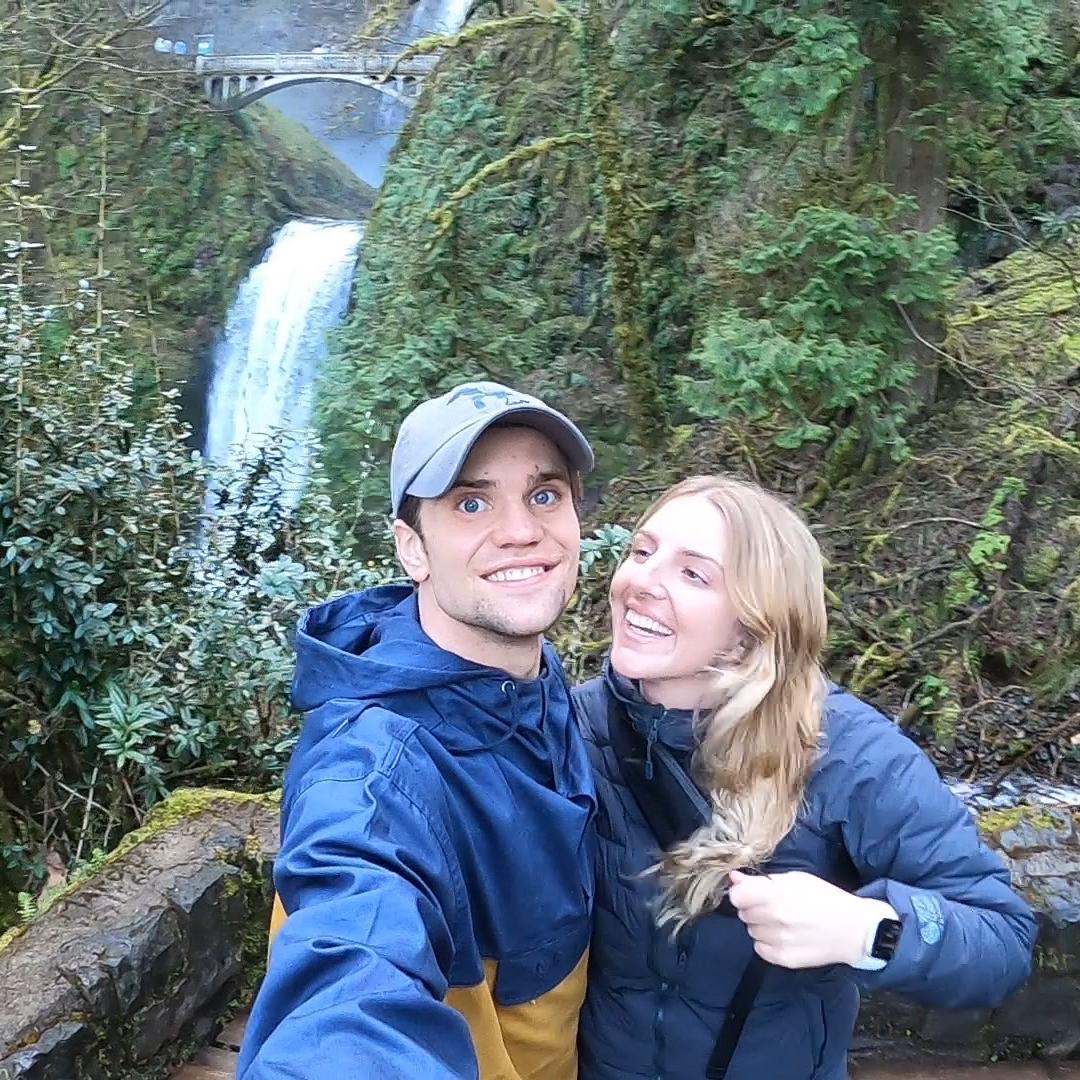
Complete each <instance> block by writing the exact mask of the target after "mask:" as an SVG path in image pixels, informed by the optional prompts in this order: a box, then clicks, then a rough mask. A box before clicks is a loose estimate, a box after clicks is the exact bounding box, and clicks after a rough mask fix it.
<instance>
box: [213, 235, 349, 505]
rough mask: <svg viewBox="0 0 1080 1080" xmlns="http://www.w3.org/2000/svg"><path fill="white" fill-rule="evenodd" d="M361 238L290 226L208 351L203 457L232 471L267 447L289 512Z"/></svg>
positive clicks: (254, 274) (246, 284)
mask: <svg viewBox="0 0 1080 1080" xmlns="http://www.w3.org/2000/svg"><path fill="white" fill-rule="evenodd" d="M363 232H364V226H363V225H362V224H361V223H359V222H354V221H315V220H298V221H290V222H289V223H288V224H287V225H285V226H284V227H283V228H282V229H281V230H280V231H279V232H278V234H277V236H276V237H275V238H274V242H273V244H272V245H271V246H270V248H269V250H268V251H267V252H266V254H265V256H264V257H263V261H262V262H261V263H259V265H258V266H256V267H255V268H254V269H253V270H252V271H251V273H250V274H248V276H247V278H246V280H245V281H244V283H243V284H242V285H241V286H240V290H239V293H238V294H237V297H236V300H235V302H234V303H233V306H232V309H231V310H230V311H229V317H228V320H227V322H226V326H225V332H224V334H223V336H222V337H221V339H220V341H219V342H218V344H217V346H216V348H215V349H214V356H213V381H212V382H211V385H210V392H209V397H208V416H207V433H206V447H205V453H206V457H207V459H208V460H209V461H210V462H211V463H213V464H214V465H216V466H225V467H226V469H228V468H230V467H235V466H239V465H241V464H242V463H243V462H244V461H250V460H251V459H252V458H254V457H256V456H257V455H258V454H259V451H260V450H261V449H262V448H264V447H265V446H266V444H267V440H268V439H270V438H273V439H274V441H275V445H276V447H277V449H278V450H279V452H280V453H281V455H282V460H283V464H282V470H281V471H282V475H281V476H280V477H275V480H276V481H277V483H278V484H280V487H281V498H282V501H283V502H285V503H286V504H287V505H291V506H294V505H296V503H297V502H298V501H299V499H300V496H301V494H302V493H303V488H304V482H305V479H306V472H307V454H308V449H307V442H306V440H307V437H308V431H309V426H310V423H311V412H312V401H313V395H314V381H315V377H316V376H317V374H318V371H319V368H320V366H321V365H322V362H323V360H324V359H325V357H326V352H327V345H326V335H327V332H328V331H329V330H331V329H332V328H333V327H335V326H336V325H337V324H338V323H339V322H340V321H341V319H342V317H343V316H344V314H345V308H346V305H347V304H348V300H349V291H350V289H351V287H352V280H353V272H354V270H355V267H356V261H357V258H358V256H359V249H360V241H361V238H362V237H363Z"/></svg>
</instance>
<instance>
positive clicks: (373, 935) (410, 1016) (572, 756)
mask: <svg viewBox="0 0 1080 1080" xmlns="http://www.w3.org/2000/svg"><path fill="white" fill-rule="evenodd" d="M296 650H297V668H296V678H295V683H294V689H293V698H294V704H295V705H296V707H297V708H299V709H302V710H303V711H304V712H305V713H306V716H305V720H304V726H303V730H302V734H301V738H300V742H299V745H298V746H297V748H296V751H295V753H294V755H293V758H292V761H291V763H290V765H289V769H288V774H287V776H286V780H285V790H284V798H283V803H282V827H281V828H282V846H281V852H280V855H279V857H278V859H277V863H276V865H275V867H274V884H275V886H276V888H277V892H278V895H279V897H280V900H281V902H282V903H283V905H284V908H285V911H286V912H287V913H288V918H287V920H286V921H285V923H284V926H283V927H282V929H281V930H280V933H279V934H278V935H277V937H276V938H275V940H274V942H273V946H272V949H271V956H270V964H269V970H268V973H267V976H266V980H265V982H264V984H263V986H262V989H261V990H260V992H259V995H258V998H257V1000H256V1003H255V1007H254V1010H253V1012H252V1014H251V1021H250V1024H249V1026H248V1029H247V1034H246V1038H245V1042H244V1046H243V1050H242V1053H241V1058H240V1064H239V1070H238V1073H237V1076H238V1078H240V1080H285V1078H288V1080H333V1078H336V1077H364V1078H365V1080H367V1078H375V1077H401V1078H408V1080H418V1078H420V1077H423V1078H424V1080H448V1078H455V1080H456V1078H469V1077H475V1076H477V1074H478V1067H477V1056H478V1054H479V1055H480V1056H481V1059H482V1060H483V1057H484V1055H485V1054H486V1055H487V1057H488V1060H489V1061H490V1062H496V1064H494V1065H492V1064H488V1065H485V1066H484V1069H483V1071H484V1072H485V1075H492V1070H493V1069H494V1068H495V1067H498V1068H500V1069H502V1070H504V1071H502V1072H500V1073H499V1075H500V1076H503V1075H505V1076H509V1077H514V1076H516V1075H517V1071H516V1070H518V1069H519V1068H520V1069H521V1071H522V1074H523V1075H524V1073H525V1071H526V1070H527V1068H528V1065H527V1064H526V1065H522V1064H521V1062H522V1061H523V1060H525V1061H528V1060H536V1055H535V1053H534V1052H533V1051H534V1050H535V1047H534V1048H533V1050H530V1048H529V1047H524V1049H522V1047H521V1046H520V1045H515V1043H514V1039H515V1037H516V1036H515V1034H514V1031H513V1020H514V1016H515V1010H517V1012H518V1013H519V1014H522V1015H519V1016H518V1017H517V1019H518V1020H520V1021H521V1025H522V1027H523V1028H524V1027H527V1028H528V1034H529V1037H530V1038H531V1039H532V1040H533V1043H535V1042H536V1041H537V1034H538V1033H537V1031H536V1028H537V1025H538V1024H539V1023H541V1021H542V1020H544V1019H545V1018H546V1020H547V1022H548V1024H549V1026H554V1025H558V1027H559V1030H557V1031H554V1030H550V1031H549V1030H546V1029H545V1030H543V1031H541V1032H540V1033H539V1034H540V1036H542V1038H541V1040H540V1041H541V1042H543V1038H548V1040H549V1045H547V1046H546V1047H545V1048H544V1049H545V1052H546V1053H549V1054H552V1053H558V1054H561V1055H562V1057H561V1058H560V1063H559V1064H557V1065H552V1066H551V1067H550V1068H548V1069H547V1071H540V1072H537V1073H535V1075H537V1076H538V1077H539V1076H543V1077H545V1078H546V1077H551V1078H553V1080H562V1078H563V1077H564V1076H573V1073H574V1071H575V1070H576V1057H575V1047H574V1038H573V1033H574V1026H573V1023H572V1022H576V1017H577V1012H578V1008H579V1006H580V1002H581V997H582V996H583V995H584V979H585V971H586V967H587V963H586V961H585V959H584V958H585V954H586V950H587V946H588V935H589V911H590V907H591V899H592V864H593V858H594V841H593V825H592V822H593V817H594V810H595V802H594V794H593V792H594V788H593V783H592V777H591V775H590V772H589V765H588V759H587V754H586V749H585V745H584V742H583V741H582V739H581V737H580V734H579V732H578V730H577V727H576V725H575V724H574V723H573V721H572V718H571V714H570V704H569V697H568V693H567V690H566V687H565V683H564V680H563V674H562V669H561V667H560V666H559V662H558V660H557V659H556V657H555V654H554V652H553V651H552V650H551V648H550V646H548V645H545V646H544V664H543V670H542V673H541V676H540V677H539V678H537V679H533V680H515V679H512V678H510V677H509V676H508V675H507V674H506V673H505V672H501V671H496V670H493V669H491V668H485V667H481V666H478V665H477V664H473V663H470V662H469V661H466V660H463V659H461V658H460V657H458V656H455V655H453V654H451V653H448V652H446V651H444V650H443V649H440V648H439V647H438V646H437V645H435V644H434V642H432V641H431V640H430V639H429V638H428V637H427V636H426V635H425V634H424V632H423V631H422V629H421V627H420V624H419V620H418V615H417V603H416V599H415V597H414V595H413V592H412V589H411V588H407V587H406V588H402V587H397V586H386V587H382V588H378V589H372V590H369V591H367V592H365V593H361V594H357V595H350V596H345V597H342V598H340V599H338V600H334V601H332V602H331V603H328V604H325V605H323V606H322V607H319V608H315V609H313V610H312V611H310V612H308V614H307V615H306V616H305V618H304V619H303V621H302V622H301V625H300V630H299V634H298V638H297V643H296ZM578 969H580V979H579V980H578V982H577V989H576V990H574V991H573V992H572V993H571V994H570V997H569V998H567V996H566V994H565V993H564V994H563V999H562V1004H561V1013H560V1014H559V1016H558V1018H557V1019H556V1018H555V1015H556V1014H555V1013H553V1012H552V1011H551V1010H550V1009H549V1010H547V1011H544V1010H543V1009H542V1008H540V1011H539V1012H536V1010H537V1008H538V1006H537V1005H535V1004H534V1003H535V1002H536V1000H537V999H539V1000H540V1003H541V1006H542V1004H543V1002H544V1001H545V1000H548V999H552V997H553V994H554V995H556V997H557V995H558V992H559V989H560V987H565V986H566V985H567V980H568V977H569V976H571V975H572V974H573V973H574V972H575V971H577V970H578ZM455 988H457V989H456V990H455ZM575 993H576V995H577V997H576V999H574V996H573V995H574V994H575ZM455 994H457V995H458V996H457V997H456V998H455ZM528 1010H533V1011H532V1012H529V1011H528ZM507 1017H509V1018H510V1019H509V1020H508V1019H507ZM567 1017H569V1020H568V1019H567ZM568 1023H569V1025H570V1026H569V1028H568V1027H567V1024H568ZM508 1032H509V1034H508ZM518 1042H519V1043H520V1040H518ZM560 1048H561V1049H560ZM519 1051H520V1053H521V1054H522V1055H523V1057H521V1058H519V1057H518V1056H517V1055H518V1053H519ZM530 1053H533V1057H532V1058H531V1059H530V1058H529V1056H528V1055H529V1054H530ZM492 1055H496V1056H495V1057H492ZM507 1057H508V1058H509V1059H510V1060H509V1063H507V1061H506V1060H505V1059H506V1058H507ZM511 1066H512V1067H511Z"/></svg>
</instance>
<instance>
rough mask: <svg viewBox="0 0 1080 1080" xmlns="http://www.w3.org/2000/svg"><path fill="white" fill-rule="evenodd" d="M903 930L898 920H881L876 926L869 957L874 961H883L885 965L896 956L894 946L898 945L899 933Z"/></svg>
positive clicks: (902, 925)
mask: <svg viewBox="0 0 1080 1080" xmlns="http://www.w3.org/2000/svg"><path fill="white" fill-rule="evenodd" d="M903 928H904V924H903V923H902V922H900V920H899V919H882V920H881V922H879V923H878V925H877V933H876V934H874V941H873V943H872V944H871V946H870V955H871V956H872V957H873V958H874V959H875V960H884V961H885V963H886V964H887V963H888V962H889V961H890V960H891V959H892V958H893V957H894V956H895V955H896V946H897V945H899V944H900V931H901V930H902V929H903Z"/></svg>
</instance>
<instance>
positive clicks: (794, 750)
mask: <svg viewBox="0 0 1080 1080" xmlns="http://www.w3.org/2000/svg"><path fill="white" fill-rule="evenodd" d="M688 495H696V496H703V497H705V498H706V499H708V500H709V502H711V503H712V504H713V506H715V507H716V509H717V510H718V511H719V512H720V515H721V517H722V518H723V521H724V525H725V528H726V531H725V540H726V551H725V556H724V583H725V585H726V587H727V591H728V594H729V596H730V598H731V602H732V605H733V607H734V609H735V612H736V614H737V616H738V619H739V623H740V626H741V628H742V631H743V635H742V641H741V643H740V645H739V646H738V647H737V649H736V650H735V651H734V653H733V654H732V655H728V656H723V657H719V658H718V659H717V662H716V666H715V668H712V669H711V670H712V671H713V672H714V673H715V683H714V686H713V690H714V696H713V697H711V698H710V700H716V701H718V702H719V704H718V705H717V706H716V707H715V708H714V709H713V710H712V711H709V712H705V713H701V714H699V715H698V716H697V717H696V718H695V731H696V736H697V749H696V751H695V753H694V762H693V767H694V774H695V777H696V778H697V780H698V782H699V783H701V784H702V786H703V787H704V788H705V790H706V792H707V794H708V796H709V798H710V801H711V803H712V821H711V822H709V824H708V825H704V826H702V827H701V828H700V829H698V830H697V831H696V832H694V833H693V834H692V835H691V836H690V837H688V838H687V839H686V840H684V841H681V842H680V843H678V844H676V845H674V847H672V848H670V849H669V850H668V851H666V852H664V854H663V857H662V859H661V861H660V862H659V863H658V864H657V865H656V866H655V867H654V868H653V870H654V871H655V872H656V873H657V874H658V875H659V878H660V881H661V885H662V887H663V895H662V896H661V899H660V913H659V921H660V923H661V924H664V923H667V922H671V923H674V929H675V930H678V929H679V928H680V927H681V926H683V925H684V924H685V923H687V922H689V921H690V920H691V919H693V918H696V917H697V916H698V915H702V914H704V913H706V912H708V911H712V910H714V909H715V908H716V907H718V906H719V904H720V902H721V901H722V899H723V897H724V895H725V894H726V892H727V889H728V885H729V875H730V873H731V871H732V870H736V869H740V868H742V867H754V866H758V865H760V864H761V863H763V862H765V861H766V860H767V859H768V858H769V857H770V856H771V855H772V853H773V852H774V851H775V850H776V847H777V845H778V844H779V843H780V841H781V840H782V839H783V838H784V837H785V836H786V835H787V834H788V833H789V832H790V831H791V829H792V828H793V827H794V825H795V819H796V816H797V815H798V812H799V807H800V805H801V804H802V799H803V793H804V791H805V788H806V783H807V780H808V779H809V776H810V773H811V770H812V769H813V766H814V763H815V761H816V759H817V755H818V747H819V743H820V737H821V725H822V712H823V707H824V699H825V679H824V676H823V675H822V672H821V666H820V659H821V653H822V651H823V649H824V647H825V633H826V628H827V619H826V614H825V584H824V567H823V560H822V556H821V551H820V549H819V548H818V545H817V541H816V540H815V539H814V537H813V535H812V534H811V533H810V530H809V529H808V528H807V526H806V524H805V523H804V522H803V520H802V519H801V518H800V517H799V515H798V514H797V513H796V512H795V511H794V510H792V509H791V507H789V506H788V505H787V504H785V503H784V502H782V501H781V500H780V499H779V498H777V497H776V496H774V495H771V494H769V493H768V492H766V491H764V490H762V489H761V488H760V487H758V486H757V485H755V484H748V483H744V482H742V481H740V480H734V479H729V478H727V477H722V476H695V477H691V478H690V479H687V480H684V481H682V483H679V484H676V485H675V486H674V487H672V488H670V489H668V491H666V492H665V493H664V494H663V495H661V496H660V497H659V498H658V499H657V500H656V502H654V503H653V505H652V506H651V507H649V509H648V510H647V511H646V513H645V514H644V516H643V517H642V519H641V523H642V524H644V522H645V521H646V520H647V519H648V518H650V517H651V516H652V515H653V514H654V513H656V511H657V510H659V509H660V507H662V506H664V505H665V504H667V503H669V502H671V501H673V500H674V499H680V498H683V497H684V496H688Z"/></svg>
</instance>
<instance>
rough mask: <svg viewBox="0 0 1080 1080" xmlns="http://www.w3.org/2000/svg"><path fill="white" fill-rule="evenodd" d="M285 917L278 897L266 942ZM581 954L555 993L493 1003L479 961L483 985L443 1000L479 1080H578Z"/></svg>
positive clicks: (454, 991) (456, 989) (490, 973)
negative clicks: (472, 1055) (471, 1049)
mask: <svg viewBox="0 0 1080 1080" xmlns="http://www.w3.org/2000/svg"><path fill="white" fill-rule="evenodd" d="M287 918H288V916H287V915H286V914H285V908H284V907H282V904H281V901H280V900H279V899H278V897H277V896H275V897H274V910H273V912H272V914H271V916H270V940H271V942H272V941H273V940H274V938H275V937H276V936H277V933H278V931H279V930H280V929H281V927H282V926H283V925H284V923H285V920H286V919H287ZM588 960H589V956H588V953H587V952H586V953H585V954H584V955H583V956H582V957H581V959H580V960H579V961H578V963H577V967H575V968H574V970H573V971H572V972H570V974H569V975H568V976H567V977H566V978H565V979H563V981H562V982H561V983H559V985H558V986H556V987H555V989H554V990H550V991H548V993H546V994H544V996H543V997H541V998H537V999H536V1001H530V1002H527V1003H526V1004H524V1005H499V1004H498V1003H497V1002H496V1001H495V976H496V974H497V972H498V970H499V965H498V963H497V962H496V961H494V960H485V961H484V981H483V982H482V983H479V984H477V985H476V986H452V987H451V988H450V990H449V991H448V992H447V995H446V1003H447V1005H452V1006H453V1007H454V1008H455V1009H457V1011H458V1012H459V1013H461V1015H462V1016H464V1017H465V1022H466V1023H467V1024H468V1025H469V1030H470V1031H471V1032H472V1039H473V1046H475V1047H476V1057H477V1060H478V1061H479V1062H480V1080H577V1031H578V1014H579V1013H580V1012H581V1004H582V1002H583V1001H584V1000H585V981H586V977H587V975H588V968H589V963H588Z"/></svg>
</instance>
